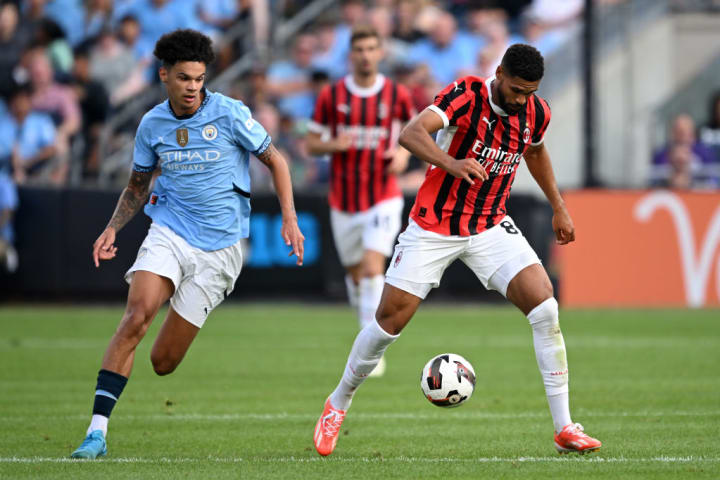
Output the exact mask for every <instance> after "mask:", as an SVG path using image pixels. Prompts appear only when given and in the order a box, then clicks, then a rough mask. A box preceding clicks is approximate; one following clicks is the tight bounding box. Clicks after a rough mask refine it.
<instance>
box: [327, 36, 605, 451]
mask: <svg viewBox="0 0 720 480" xmlns="http://www.w3.org/2000/svg"><path fill="white" fill-rule="evenodd" d="M543 73H544V62H543V58H542V56H541V55H540V53H539V52H538V51H537V50H536V49H535V48H533V47H531V46H529V45H523V44H516V45H513V46H511V47H510V48H508V50H507V52H506V53H505V55H504V56H503V59H502V62H501V64H500V66H499V67H498V68H497V70H496V72H495V76H493V77H490V78H487V79H483V78H477V77H472V76H469V77H464V78H460V79H458V80H457V81H455V82H453V84H452V85H448V86H447V87H446V88H445V89H443V90H442V91H441V92H440V93H439V94H438V96H437V97H435V102H434V103H433V105H430V106H429V107H428V108H427V109H425V110H424V111H423V112H422V113H421V114H420V115H419V116H418V117H417V118H415V119H414V120H413V121H411V122H410V124H409V125H408V126H407V127H406V128H405V129H404V130H403V132H402V134H401V135H400V143H401V144H402V145H403V146H404V147H406V148H407V149H408V150H409V151H410V152H412V153H413V154H414V155H416V156H417V157H419V158H420V159H421V160H424V161H426V162H428V163H429V164H430V165H431V166H430V168H429V169H428V172H427V174H426V178H425V182H424V183H423V184H422V186H421V187H420V190H419V192H418V195H417V198H416V200H415V205H414V206H413V209H412V212H411V214H410V225H409V226H408V228H407V229H406V230H405V232H403V233H402V234H401V235H400V238H399V240H398V245H397V246H396V248H395V254H394V256H393V259H392V261H391V262H390V267H389V268H388V271H387V273H386V280H385V289H384V291H383V295H382V300H381V302H380V307H379V308H378V311H377V315H376V319H377V322H373V323H371V324H370V325H368V326H367V327H365V328H364V329H363V330H362V331H361V332H360V333H359V334H358V336H357V338H356V339H355V343H354V344H353V348H352V351H351V352H350V356H349V358H348V362H347V366H346V368H345V372H344V374H343V377H342V379H341V381H340V383H339V385H338V386H337V388H336V389H335V391H334V392H333V393H332V394H331V395H330V397H328V399H327V401H326V402H325V408H324V411H323V414H322V415H321V416H320V419H319V420H318V423H317V425H316V427H315V447H316V449H317V451H318V453H320V454H321V455H329V454H330V453H331V452H332V451H333V449H334V448H335V444H336V442H337V435H338V432H339V430H340V426H341V424H342V421H343V419H344V418H345V412H346V411H347V409H348V407H349V406H350V402H351V401H352V397H353V394H354V393H355V391H356V389H357V387H358V386H359V385H360V384H361V383H362V382H363V380H364V379H365V377H366V376H367V373H368V372H369V371H371V370H372V369H373V367H374V365H375V363H376V362H377V359H378V358H380V357H382V355H383V354H384V352H385V350H386V349H387V347H388V346H389V345H390V344H391V343H392V342H393V341H395V339H397V337H398V336H399V334H400V331H401V330H402V329H403V328H404V327H405V325H407V323H408V322H409V321H410V318H411V317H412V316H413V314H414V313H415V311H416V310H417V308H418V306H419V305H420V302H421V301H422V300H423V299H424V298H425V296H426V295H427V294H428V292H429V291H430V290H431V289H432V288H434V287H437V286H438V285H439V282H440V278H441V277H442V274H443V272H444V270H445V269H446V268H447V267H448V266H449V265H450V264H451V263H452V262H454V261H455V260H456V259H460V260H462V261H463V262H464V263H465V264H466V265H467V266H468V267H469V268H470V269H471V270H473V272H475V275H476V276H477V277H478V279H479V280H480V282H481V283H482V284H483V285H484V286H485V287H486V288H490V289H493V290H497V291H499V292H500V293H502V294H503V295H504V296H505V297H506V298H507V299H508V300H510V301H511V302H512V303H513V304H514V305H515V306H517V307H518V308H519V309H520V310H521V311H522V312H523V313H524V314H525V315H526V316H527V318H528V320H529V322H530V325H531V327H532V332H533V343H534V347H535V354H536V357H537V363H538V367H539V369H540V373H541V375H542V378H543V383H544V385H545V393H546V395H547V399H548V404H549V406H550V412H551V414H552V418H553V423H554V426H555V436H554V440H555V448H556V449H557V450H558V451H559V452H560V453H569V452H578V453H586V452H591V451H594V450H597V449H598V448H600V446H601V443H600V442H599V441H598V440H596V439H594V438H592V437H590V436H588V435H586V434H585V433H584V432H583V428H582V426H581V425H580V424H579V423H573V422H572V420H571V419H570V408H569V400H568V368H567V359H566V355H565V342H564V340H563V336H562V333H561V332H560V325H559V321H558V303H557V301H556V300H555V298H554V297H553V289H552V284H551V283H550V279H549V278H548V275H547V273H546V272H545V269H544V268H543V267H542V264H541V263H540V260H539V259H538V257H537V255H536V254H535V252H534V251H533V249H532V248H531V247H530V245H529V244H528V243H527V241H526V240H525V237H523V235H522V233H521V232H520V229H519V228H518V227H517V226H516V225H515V223H514V222H513V220H512V218H510V216H508V215H507V214H506V211H505V202H506V200H507V197H508V195H509V194H510V187H511V185H512V181H513V178H514V177H515V174H516V172H517V167H518V166H519V164H520V161H521V160H522V159H523V158H524V159H525V162H526V164H527V166H528V169H529V170H530V173H531V174H532V176H533V178H535V181H536V182H537V183H538V185H539V186H540V188H542V190H543V192H544V193H545V196H546V197H547V199H548V201H549V202H550V204H551V205H552V208H553V212H554V214H553V219H552V226H553V230H554V232H555V236H556V241H557V243H559V244H566V243H569V242H572V241H574V240H575V229H574V227H573V222H572V220H571V218H570V215H569V214H568V212H567V209H566V208H565V204H564V203H563V200H562V197H561V196H560V192H559V191H558V188H557V184H556V182H555V176H554V174H553V171H552V166H551V164H550V156H549V155H548V152H547V150H546V149H545V146H544V143H543V138H544V136H545V131H546V129H547V127H548V124H549V122H550V108H549V107H548V104H547V102H546V101H545V100H543V99H542V98H540V97H539V96H537V95H535V91H536V90H537V88H538V86H539V84H540V80H541V79H542V76H543ZM434 132H438V134H437V138H436V140H433V139H432V137H431V136H430V135H431V134H432V133H434Z"/></svg>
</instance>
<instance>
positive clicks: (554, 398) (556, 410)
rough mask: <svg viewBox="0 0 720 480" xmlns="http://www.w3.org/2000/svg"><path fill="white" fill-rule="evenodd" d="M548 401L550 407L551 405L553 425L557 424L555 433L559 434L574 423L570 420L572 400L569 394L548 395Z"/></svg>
mask: <svg viewBox="0 0 720 480" xmlns="http://www.w3.org/2000/svg"><path fill="white" fill-rule="evenodd" d="M547 400H548V405H550V413H551V414H552V417H553V424H555V431H556V432H558V433H559V432H560V430H562V429H563V427H565V425H569V424H571V423H572V420H571V419H570V399H569V396H568V392H565V393H558V394H557V395H548V396H547Z"/></svg>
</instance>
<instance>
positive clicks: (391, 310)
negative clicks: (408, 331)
mask: <svg viewBox="0 0 720 480" xmlns="http://www.w3.org/2000/svg"><path fill="white" fill-rule="evenodd" d="M407 308H408V306H405V305H393V304H390V303H389V302H381V303H380V306H379V307H378V310H377V313H376V314H375V318H376V319H377V322H378V325H380V328H382V329H383V330H385V331H386V332H387V333H389V334H390V335H397V334H399V333H400V332H401V331H402V329H403V328H405V325H407V322H408V318H407V317H408V315H407Z"/></svg>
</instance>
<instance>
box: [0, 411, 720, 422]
mask: <svg viewBox="0 0 720 480" xmlns="http://www.w3.org/2000/svg"><path fill="white" fill-rule="evenodd" d="M453 413H455V412H453ZM546 416H547V413H545V412H516V413H492V412H467V413H464V412H463V413H461V412H457V414H454V415H447V413H445V414H443V413H354V414H353V415H352V416H351V417H348V418H352V419H356V420H436V419H448V418H451V419H461V420H462V419H465V420H472V419H480V420H483V419H486V420H492V419H498V420H503V419H510V420H512V419H515V418H545V417H546ZM577 416H578V417H585V418H591V417H593V418H641V417H653V418H655V417H717V416H720V411H716V412H687V411H678V412H658V411H649V412H648V411H638V412H583V411H582V410H580V411H579V412H578V413H577ZM38 418H39V417H37V416H33V417H26V416H12V417H2V416H0V421H2V422H27V421H30V420H36V419H38ZM63 418H64V419H67V420H83V419H86V418H87V415H85V414H77V415H63ZM118 418H122V419H123V420H157V421H165V420H180V421H193V420H195V421H228V420H267V421H274V420H315V419H316V418H317V415H315V414H309V413H286V412H280V413H218V414H212V413H210V414H208V413H165V414H148V415H133V414H129V415H119V416H118Z"/></svg>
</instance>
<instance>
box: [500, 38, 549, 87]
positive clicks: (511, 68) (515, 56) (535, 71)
mask: <svg viewBox="0 0 720 480" xmlns="http://www.w3.org/2000/svg"><path fill="white" fill-rule="evenodd" d="M500 64H501V65H502V67H503V71H505V73H507V74H508V75H510V76H511V77H520V78H522V79H523V80H527V81H528V82H536V81H538V80H540V79H541V78H542V77H543V74H544V73H545V61H544V60H543V56H542V55H541V54H540V52H538V50H537V49H536V48H535V47H533V46H531V45H526V44H524V43H516V44H515V45H511V46H510V48H508V49H507V51H506V52H505V55H503V58H502V62H501V63H500Z"/></svg>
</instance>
